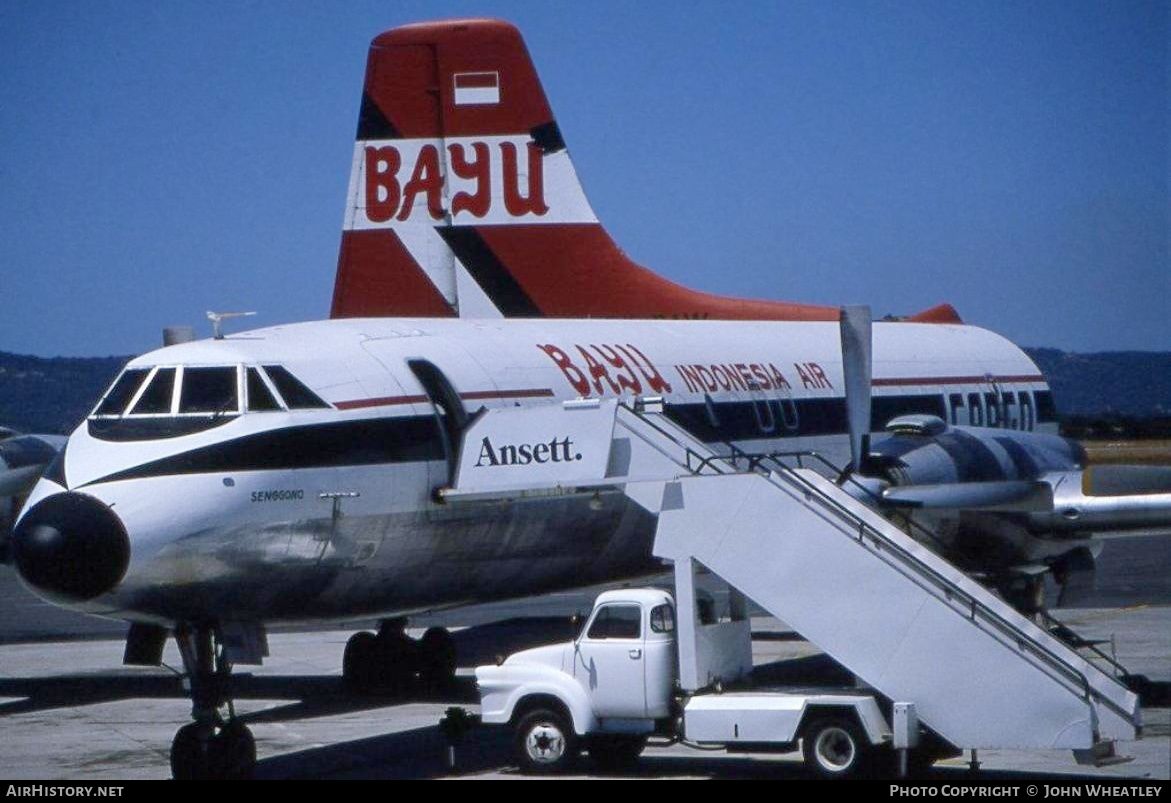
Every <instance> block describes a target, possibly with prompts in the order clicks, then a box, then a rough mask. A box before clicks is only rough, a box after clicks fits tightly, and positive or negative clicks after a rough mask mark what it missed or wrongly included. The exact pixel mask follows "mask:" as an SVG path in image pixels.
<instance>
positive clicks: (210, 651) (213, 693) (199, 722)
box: [171, 625, 256, 780]
mask: <svg viewBox="0 0 1171 803" xmlns="http://www.w3.org/2000/svg"><path fill="white" fill-rule="evenodd" d="M175 641H176V642H178V644H179V654H180V655H181V656H182V657H183V668H184V670H185V672H186V675H187V680H188V683H189V684H190V688H191V701H192V706H191V718H192V719H193V720H194V721H193V722H191V723H189V724H187V725H184V726H183V727H182V728H180V729H179V732H178V733H176V734H175V740H174V741H173V742H172V743H171V775H172V776H173V777H174V778H175V779H176V780H212V779H229V780H242V779H246V778H250V777H252V770H253V768H254V767H255V766H256V741H255V740H254V739H253V737H252V732H251V731H250V730H249V729H248V726H247V725H245V724H244V723H243V722H241V721H240V720H239V719H237V718H236V711H235V707H234V706H233V705H232V699H231V695H230V690H229V688H228V684H229V680H230V678H231V672H232V666H231V664H230V663H229V662H228V660H227V658H226V657H225V656H224V653H223V650H222V647H220V648H219V649H217V643H216V642H217V639H216V635H215V631H214V630H213V629H212V628H211V627H208V626H204V625H198V626H180V627H179V628H177V629H176V631H175Z"/></svg>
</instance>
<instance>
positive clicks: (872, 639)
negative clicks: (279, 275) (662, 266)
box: [439, 400, 1141, 765]
mask: <svg viewBox="0 0 1171 803" xmlns="http://www.w3.org/2000/svg"><path fill="white" fill-rule="evenodd" d="M522 433H523V439H524V440H527V442H528V443H530V444H543V445H547V448H545V449H544V450H534V449H533V448H532V447H531V446H530V447H529V454H530V456H532V455H544V456H545V457H546V460H545V461H543V462H540V461H536V460H530V462H529V463H528V464H525V465H522V463H523V461H520V460H517V461H514V463H515V464H513V465H504V466H494V467H493V468H494V469H500V468H504V469H508V470H507V471H499V470H494V471H492V472H483V471H479V472H478V470H477V466H476V463H477V462H478V463H480V464H481V465H480V466H479V467H478V468H479V469H483V468H484V467H485V465H484V464H485V462H486V461H485V460H484V451H483V450H484V446H485V443H489V444H494V445H496V447H499V445H501V444H508V443H516V442H517V441H518V440H521V438H522ZM494 448H495V447H494ZM513 448H514V454H516V453H518V452H517V451H516V450H520V447H513ZM519 453H520V454H523V450H520V451H519ZM493 454H495V452H494V453H493ZM552 455H559V456H560V457H561V458H563V459H560V460H556V461H554V460H552V459H551V456H552ZM538 463H539V464H538ZM745 465H750V466H751V468H748V469H746V468H745V467H744V466H745ZM738 466H739V467H738ZM453 475H454V476H453V480H454V481H453V483H452V485H451V487H449V488H445V489H443V490H441V491H440V492H439V495H440V497H441V498H442V499H443V500H444V501H445V502H448V503H453V504H454V503H458V502H460V501H465V500H466V501H475V500H485V499H493V498H494V499H523V498H526V497H540V496H549V495H559V494H597V493H603V492H608V493H617V492H622V493H625V494H626V495H627V496H628V497H629V498H630V499H632V500H633V501H634V502H636V503H638V504H639V505H641V506H643V507H644V508H646V509H647V510H648V511H650V512H651V513H653V514H657V516H658V526H657V530H656V533H655V539H654V549H653V551H654V555H655V556H657V557H660V558H664V559H668V560H670V561H673V563H674V567H675V576H676V588H677V596H683V595H684V593H685V592H690V591H691V589H692V585H691V583H692V577H693V568H694V567H695V566H696V564H699V565H702V566H703V567H706V568H707V569H708V570H710V571H711V572H713V573H715V574H716V575H718V576H719V577H721V578H722V579H724V580H725V581H726V582H727V583H728V584H729V585H730V586H732V587H733V588H734V589H735V590H736V591H738V592H740V593H742V594H743V595H745V596H747V597H748V598H750V599H751V600H752V601H753V602H755V603H756V604H757V605H758V606H760V607H761V608H762V609H764V610H765V611H767V612H768V613H769V614H771V615H773V616H775V617H777V618H778V619H780V620H782V621H784V622H785V623H787V624H788V625H789V626H791V627H792V628H793V629H794V630H796V631H797V632H798V633H800V634H801V636H802V637H804V638H805V639H807V640H808V641H810V642H812V643H813V644H815V645H816V646H818V647H819V648H820V649H822V650H824V651H825V652H826V653H827V654H828V655H829V656H830V657H832V658H833V659H834V660H836V661H837V662H838V663H840V664H841V665H842V666H844V667H845V668H846V669H848V670H849V671H850V672H852V673H853V674H854V675H855V676H856V677H857V678H858V680H859V681H861V682H862V683H864V684H865V685H867V686H869V687H871V688H873V689H875V690H876V691H878V692H879V693H880V694H882V695H884V696H885V697H887V698H889V699H890V700H892V701H907V702H910V703H913V705H914V707H915V711H916V713H917V715H918V719H919V721H920V722H921V723H923V724H924V725H926V726H928V727H929V728H931V729H932V730H933V731H934V732H935V733H937V734H938V735H939V736H941V737H943V738H944V739H946V740H947V741H949V742H950V743H952V744H953V745H955V746H956V747H959V748H966V749H983V748H1029V749H1051V748H1068V749H1071V750H1073V751H1074V754H1075V757H1076V758H1077V760H1078V761H1079V762H1080V763H1094V764H1099V765H1100V764H1104V763H1113V762H1116V761H1119V760H1126V759H1120V758H1118V757H1116V756H1115V755H1114V750H1113V744H1114V742H1115V741H1117V740H1122V741H1132V740H1134V739H1136V738H1139V737H1140V735H1141V718H1140V712H1139V702H1138V697H1137V695H1135V694H1134V693H1133V692H1131V691H1129V690H1128V689H1127V688H1126V687H1125V686H1123V685H1122V684H1121V683H1119V682H1118V681H1117V680H1116V679H1115V678H1114V677H1111V676H1110V675H1109V674H1107V673H1106V672H1105V671H1103V670H1102V669H1100V668H1098V667H1097V666H1095V665H1094V664H1092V663H1090V661H1088V660H1086V659H1085V658H1083V657H1082V656H1081V655H1079V654H1078V653H1076V652H1075V651H1074V650H1073V649H1071V648H1070V647H1069V646H1067V645H1066V644H1064V643H1063V642H1061V641H1059V640H1058V639H1056V638H1054V637H1053V636H1051V635H1050V634H1049V633H1048V632H1046V631H1045V630H1043V629H1041V628H1040V627H1038V626H1037V625H1036V624H1034V623H1033V622H1031V621H1029V620H1028V619H1026V618H1025V617H1024V616H1022V615H1021V614H1019V613H1018V612H1017V611H1016V610H1015V609H1013V608H1012V607H1011V606H1010V605H1008V604H1007V603H1005V602H1004V601H1003V600H1001V599H1000V598H999V597H997V596H995V595H994V594H993V593H991V592H990V591H988V590H987V589H986V588H984V587H983V586H981V585H980V584H979V583H977V582H975V581H974V580H972V579H971V578H969V577H968V576H966V575H965V574H964V573H963V572H961V571H960V570H959V569H957V568H956V567H954V566H953V565H951V564H950V563H949V562H948V561H946V560H945V559H943V558H942V557H940V556H939V555H937V554H935V553H934V552H932V551H930V550H929V549H927V548H926V547H924V546H923V545H922V544H920V543H918V542H917V541H916V540H915V539H913V538H912V537H910V536H909V535H907V534H906V533H905V532H903V531H902V530H901V529H899V528H898V527H896V526H894V525H893V524H891V523H890V522H889V521H887V520H886V519H885V518H883V517H882V516H881V515H880V514H879V513H877V512H876V511H875V510H873V509H871V508H869V507H867V506H866V505H864V504H863V503H861V502H859V501H858V500H856V499H855V498H854V497H852V496H851V495H849V494H848V493H846V492H845V491H843V490H842V489H841V488H840V487H838V486H837V485H835V484H834V483H833V482H831V481H829V480H827V479H825V477H823V476H822V475H821V474H819V473H818V472H816V471H813V470H812V469H809V468H790V467H787V466H785V465H783V464H782V463H781V462H780V461H779V460H776V459H766V460H763V461H762V460H759V459H756V460H751V461H746V460H744V459H743V456H740V457H739V458H736V457H729V456H720V455H717V454H716V453H715V452H713V451H712V449H711V448H709V447H708V446H707V445H706V444H704V443H702V442H700V441H699V440H697V439H696V438H694V437H693V436H692V435H690V434H689V433H688V432H687V431H686V430H684V429H682V428H680V427H679V426H677V425H676V424H674V423H673V422H671V421H670V420H668V419H667V418H666V417H665V415H663V414H662V404H661V402H657V403H656V401H654V400H647V403H646V404H643V403H639V404H637V405H636V406H626V405H624V404H619V403H617V402H616V401H615V400H581V401H576V402H565V403H563V404H551V405H549V406H548V407H547V408H540V409H538V410H536V411H534V409H533V408H531V407H530V408H526V409H523V410H522V409H520V408H506V409H499V410H489V411H485V412H484V413H482V414H481V415H480V416H479V417H477V418H475V419H473V421H472V422H471V423H470V424H469V426H468V428H467V430H466V431H465V433H464V438H463V447H462V453H461V454H460V455H459V457H458V459H457V465H455V466H454V467H453ZM679 602H680V606H681V611H682V610H686V607H684V601H683V600H679ZM690 618H691V617H686V616H680V622H679V629H680V633H679V635H680V639H681V644H683V645H688V646H687V649H690V650H693V651H695V653H696V656H695V657H696V660H691V661H683V660H681V662H680V664H681V665H680V681H681V685H682V687H683V690H684V691H688V692H690V691H695V690H698V689H701V688H705V687H708V686H710V685H712V683H713V682H714V681H716V680H719V679H722V680H723V681H725V682H726V681H728V680H730V678H728V677H723V678H719V677H718V674H719V672H720V671H723V670H721V668H720V666H721V662H720V659H719V656H718V655H715V654H714V653H715V652H718V650H714V649H713V643H711V642H710V640H709V642H707V643H705V640H704V633H703V632H702V631H704V627H702V626H700V625H697V624H696V623H695V622H694V621H687V620H688V619H690ZM745 637H747V636H745ZM705 650H706V654H708V656H709V659H708V660H706V661H705V659H704V655H705Z"/></svg>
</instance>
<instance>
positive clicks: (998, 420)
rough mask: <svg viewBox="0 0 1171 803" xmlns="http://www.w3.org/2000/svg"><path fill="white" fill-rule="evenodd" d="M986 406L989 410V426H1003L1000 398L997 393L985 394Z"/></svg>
mask: <svg viewBox="0 0 1171 803" xmlns="http://www.w3.org/2000/svg"><path fill="white" fill-rule="evenodd" d="M984 406H985V407H986V408H987V410H988V426H990V427H1002V426H1004V424H1003V423H1002V418H1003V417H1002V416H1001V414H1000V398H999V394H996V393H985V394H984Z"/></svg>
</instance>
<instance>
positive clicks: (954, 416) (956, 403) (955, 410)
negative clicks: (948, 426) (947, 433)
mask: <svg viewBox="0 0 1171 803" xmlns="http://www.w3.org/2000/svg"><path fill="white" fill-rule="evenodd" d="M947 399H948V402H949V404H948V406H949V407H951V423H953V424H958V423H960V409H961V408H963V406H964V394H962V393H952V394H951V395H949V396H948V397H947Z"/></svg>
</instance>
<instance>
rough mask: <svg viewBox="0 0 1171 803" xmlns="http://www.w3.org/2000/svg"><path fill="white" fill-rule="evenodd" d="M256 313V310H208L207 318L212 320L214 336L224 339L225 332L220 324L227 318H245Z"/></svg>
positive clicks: (217, 338)
mask: <svg viewBox="0 0 1171 803" xmlns="http://www.w3.org/2000/svg"><path fill="white" fill-rule="evenodd" d="M255 314H256V313H255V312H212V311H211V310H208V311H207V319H208V320H209V321H211V329H212V336H213V337H214V338H215V339H216V340H223V339H224V332H223V329H222V327H221V326H220V324H221V322H222V321H223V320H224V319H225V318H244V317H247V316H249V315H255Z"/></svg>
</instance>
